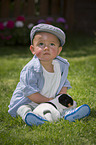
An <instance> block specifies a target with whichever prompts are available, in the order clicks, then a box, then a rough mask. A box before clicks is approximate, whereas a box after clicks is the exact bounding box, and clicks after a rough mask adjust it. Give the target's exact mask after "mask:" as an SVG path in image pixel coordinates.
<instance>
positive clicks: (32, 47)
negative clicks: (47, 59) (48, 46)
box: [30, 45, 35, 55]
mask: <svg viewBox="0 0 96 145" xmlns="http://www.w3.org/2000/svg"><path fill="white" fill-rule="evenodd" d="M30 51H31V52H32V54H33V55H34V54H35V51H34V46H33V45H30Z"/></svg>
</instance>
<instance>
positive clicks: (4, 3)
mask: <svg viewBox="0 0 96 145" xmlns="http://www.w3.org/2000/svg"><path fill="white" fill-rule="evenodd" d="M9 8H10V0H1V18H8V17H9V12H10V9H9Z"/></svg>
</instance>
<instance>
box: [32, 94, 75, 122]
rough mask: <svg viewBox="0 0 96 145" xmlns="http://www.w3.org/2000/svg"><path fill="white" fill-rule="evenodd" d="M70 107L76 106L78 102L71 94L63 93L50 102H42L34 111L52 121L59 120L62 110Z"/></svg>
mask: <svg viewBox="0 0 96 145" xmlns="http://www.w3.org/2000/svg"><path fill="white" fill-rule="evenodd" d="M69 107H70V108H75V107H76V102H75V101H73V99H72V98H71V96H69V95H67V94H61V95H58V96H57V97H56V98H54V99H53V100H51V101H49V102H45V103H41V104H40V105H38V106H37V107H36V108H35V109H34V110H33V113H34V114H36V115H39V116H41V117H43V118H44V119H46V120H48V121H50V122H52V121H57V120H58V119H59V118H60V116H61V114H62V112H63V111H64V110H66V109H69Z"/></svg>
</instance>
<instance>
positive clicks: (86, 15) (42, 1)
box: [0, 0, 96, 29]
mask: <svg viewBox="0 0 96 145" xmlns="http://www.w3.org/2000/svg"><path fill="white" fill-rule="evenodd" d="M20 15H23V16H24V17H25V18H26V20H27V21H28V22H32V23H35V22H37V20H38V19H45V18H47V17H49V16H51V17H53V18H57V17H64V18H65V19H66V20H67V23H68V26H69V29H72V28H73V27H75V28H76V27H77V28H78V29H80V28H81V29H82V28H83V29H85V28H87V27H88V29H92V28H94V29H95V27H96V0H0V21H7V20H10V19H11V20H12V19H13V20H14V19H16V17H18V16H20Z"/></svg>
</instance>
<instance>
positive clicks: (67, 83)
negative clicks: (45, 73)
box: [63, 79, 72, 89]
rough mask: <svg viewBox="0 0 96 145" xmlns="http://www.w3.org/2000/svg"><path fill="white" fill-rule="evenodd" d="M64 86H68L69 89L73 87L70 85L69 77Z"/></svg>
mask: <svg viewBox="0 0 96 145" xmlns="http://www.w3.org/2000/svg"><path fill="white" fill-rule="evenodd" d="M63 87H67V89H70V88H72V87H71V85H70V82H69V81H68V79H66V81H65V83H64V86H63Z"/></svg>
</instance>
